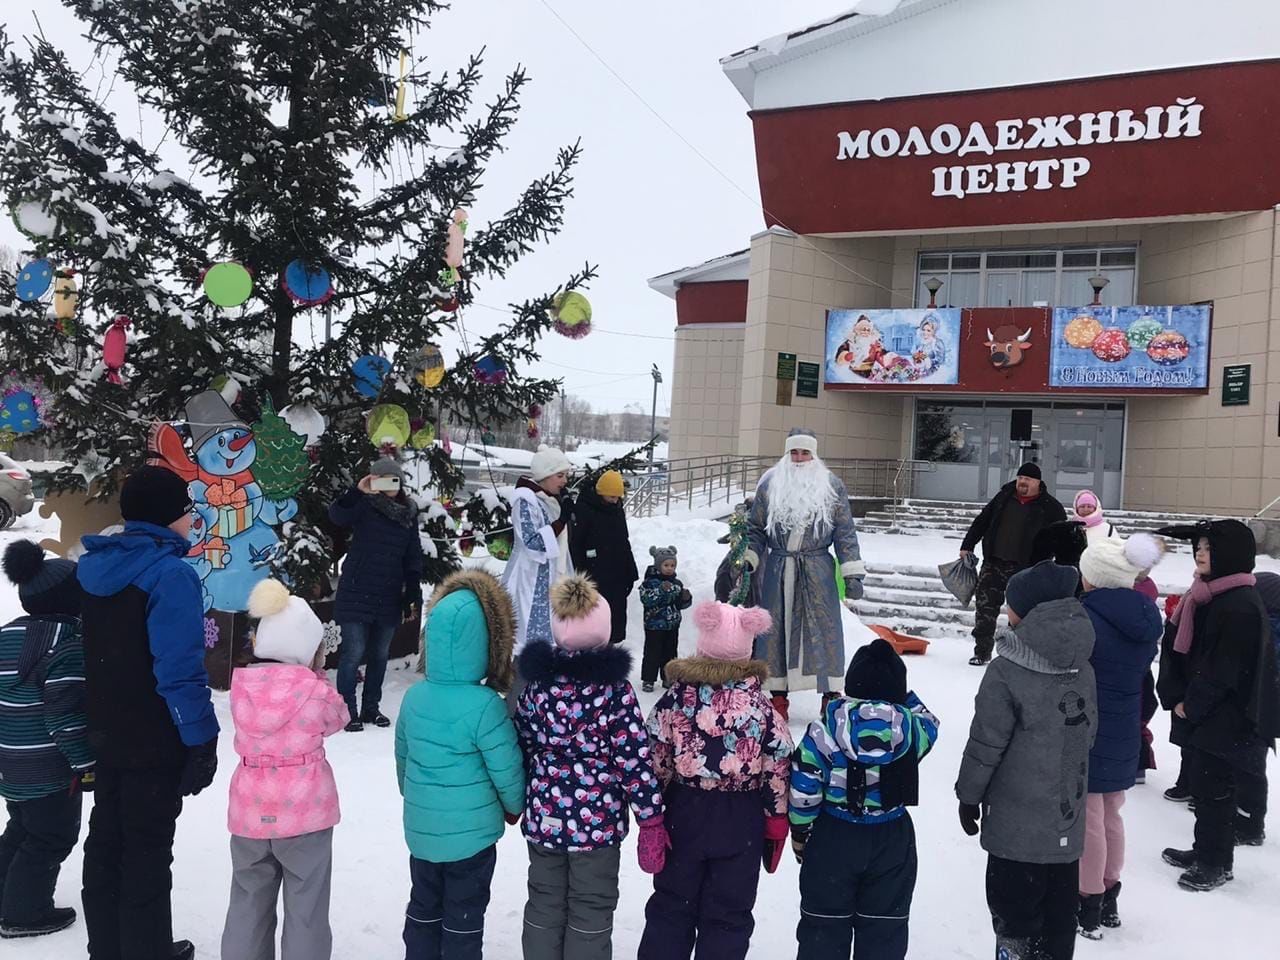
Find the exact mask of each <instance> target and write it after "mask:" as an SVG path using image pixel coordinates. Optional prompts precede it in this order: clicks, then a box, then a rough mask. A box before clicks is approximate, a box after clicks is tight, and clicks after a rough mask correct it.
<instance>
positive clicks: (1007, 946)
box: [996, 937, 1039, 960]
mask: <svg viewBox="0 0 1280 960" xmlns="http://www.w3.org/2000/svg"><path fill="white" fill-rule="evenodd" d="M1038 956H1039V951H1038V950H1037V949H1036V946H1035V941H1033V940H1032V939H1031V938H1030V937H996V960H1037V958H1038Z"/></svg>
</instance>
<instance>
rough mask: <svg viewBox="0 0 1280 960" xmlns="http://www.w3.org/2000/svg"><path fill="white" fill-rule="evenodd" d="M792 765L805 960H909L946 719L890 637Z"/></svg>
mask: <svg viewBox="0 0 1280 960" xmlns="http://www.w3.org/2000/svg"><path fill="white" fill-rule="evenodd" d="M844 692H845V696H844V697H843V698H840V699H836V700H832V701H831V702H830V703H828V704H827V705H826V707H825V709H824V710H823V716H822V719H821V720H815V721H814V722H813V723H811V724H809V729H808V732H806V733H805V735H804V739H803V740H802V741H801V742H800V745H799V746H798V747H796V751H795V753H794V754H793V755H792V759H791V807H790V817H791V848H792V850H794V851H795V855H796V859H797V860H798V861H799V862H800V864H801V867H800V926H799V928H798V929H797V930H796V937H797V939H798V940H799V941H800V950H799V953H798V955H797V960H829V958H831V957H847V956H849V953H850V947H851V945H852V943H853V938H854V934H855V933H856V934H857V938H858V943H857V955H858V956H859V957H868V958H873V960H903V958H904V957H906V955H907V927H908V920H909V916H910V913H911V898H912V895H913V893H914V892H915V886H916V835H915V828H914V826H913V825H912V823H911V816H910V814H908V813H907V807H913V806H915V805H916V804H917V803H918V802H919V794H920V780H919V770H918V764H919V762H920V760H921V759H923V758H924V756H925V754H927V753H928V752H929V751H930V750H931V749H932V748H933V744H934V742H935V741H936V740H937V739H938V719H937V718H936V717H935V716H934V715H933V714H932V713H930V712H929V710H928V708H927V707H925V705H924V704H923V703H921V702H920V698H919V697H917V696H916V695H915V694H914V693H912V692H911V691H910V690H908V689H907V668H906V665H905V664H904V663H903V662H902V658H901V657H899V656H898V654H897V652H896V651H895V650H894V649H893V647H892V646H890V645H889V643H888V642H887V641H885V640H883V639H881V638H879V637H877V638H876V639H875V640H872V641H871V642H870V643H868V644H867V645H866V646H863V647H861V648H859V650H858V651H857V653H855V654H854V655H853V660H852V661H851V662H850V664H849V672H848V673H847V674H846V675H845V678H844Z"/></svg>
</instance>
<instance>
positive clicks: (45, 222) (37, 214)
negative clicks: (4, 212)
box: [9, 200, 62, 240]
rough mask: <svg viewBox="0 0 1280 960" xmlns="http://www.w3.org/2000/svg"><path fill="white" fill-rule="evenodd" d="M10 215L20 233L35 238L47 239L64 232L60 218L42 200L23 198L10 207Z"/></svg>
mask: <svg viewBox="0 0 1280 960" xmlns="http://www.w3.org/2000/svg"><path fill="white" fill-rule="evenodd" d="M9 216H10V217H12V218H13V225H14V226H15V227H17V228H18V231H19V232H20V233H23V234H25V235H26V236H28V237H31V238H33V239H35V240H47V239H49V238H50V237H56V236H57V235H58V234H59V233H61V232H62V228H61V225H60V224H59V223H58V218H57V217H55V216H54V215H53V213H52V212H51V211H50V210H49V208H48V206H46V205H45V203H44V201H42V200H22V201H19V202H17V203H15V204H13V205H12V206H11V207H10V208H9Z"/></svg>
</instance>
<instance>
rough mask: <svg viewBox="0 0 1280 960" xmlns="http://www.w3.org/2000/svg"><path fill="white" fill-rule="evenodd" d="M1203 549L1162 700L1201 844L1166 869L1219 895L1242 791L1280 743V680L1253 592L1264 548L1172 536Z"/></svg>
mask: <svg viewBox="0 0 1280 960" xmlns="http://www.w3.org/2000/svg"><path fill="white" fill-rule="evenodd" d="M1157 532H1158V533H1160V534H1162V535H1164V536H1169V537H1174V538H1177V539H1183V540H1191V541H1192V542H1193V543H1195V546H1196V554H1195V557H1196V579H1195V581H1193V583H1192V585H1191V589H1190V590H1188V591H1187V592H1186V594H1184V595H1183V598H1182V600H1181V601H1180V602H1179V604H1178V608H1177V609H1176V610H1175V611H1174V613H1173V616H1172V617H1171V618H1170V621H1169V622H1170V628H1169V629H1167V630H1166V631H1165V638H1164V645H1163V650H1162V651H1161V658H1160V680H1159V684H1158V687H1157V689H1158V692H1159V694H1160V701H1161V703H1162V704H1163V705H1164V707H1165V708H1166V709H1171V710H1172V711H1173V720H1172V733H1171V737H1172V739H1173V741H1174V743H1176V744H1178V745H1179V746H1182V747H1184V748H1185V752H1184V755H1183V762H1184V765H1185V769H1186V772H1187V776H1188V784H1189V786H1190V788H1191V795H1192V797H1193V798H1194V800H1195V815H1196V828H1195V844H1194V846H1193V847H1192V848H1191V849H1190V850H1180V849H1176V848H1173V847H1170V848H1168V849H1166V850H1165V851H1164V854H1163V856H1164V860H1165V862H1166V863H1169V864H1171V865H1172V866H1176V867H1179V868H1180V869H1182V870H1183V873H1182V876H1181V877H1179V878H1178V885H1179V886H1181V887H1182V888H1184V889H1187V890H1196V891H1204V890H1214V889H1216V888H1218V887H1220V886H1222V885H1223V884H1224V883H1226V882H1227V881H1228V880H1230V879H1232V876H1233V868H1234V862H1235V856H1234V848H1235V819H1236V807H1237V789H1238V787H1239V785H1240V783H1241V781H1242V776H1243V777H1249V776H1255V777H1256V776H1258V775H1260V774H1264V773H1265V763H1266V756H1267V751H1268V749H1270V747H1271V746H1272V743H1273V741H1274V739H1275V737H1276V735H1277V734H1280V676H1278V675H1277V672H1276V648H1275V643H1274V641H1273V640H1272V637H1271V622H1270V618H1269V617H1268V616H1267V610H1266V607H1265V606H1264V605H1263V603H1262V598H1261V597H1260V596H1259V595H1258V591H1257V589H1256V588H1255V584H1256V582H1257V581H1256V578H1255V577H1254V575H1253V566H1254V560H1255V558H1256V555H1257V543H1256V541H1255V540H1254V537H1253V532H1252V531H1251V530H1250V529H1249V528H1248V527H1247V526H1245V524H1243V523H1241V522H1240V521H1239V520H1214V521H1206V522H1203V523H1199V524H1196V525H1195V526H1177V527H1165V528H1163V529H1161V530H1159V531H1157Z"/></svg>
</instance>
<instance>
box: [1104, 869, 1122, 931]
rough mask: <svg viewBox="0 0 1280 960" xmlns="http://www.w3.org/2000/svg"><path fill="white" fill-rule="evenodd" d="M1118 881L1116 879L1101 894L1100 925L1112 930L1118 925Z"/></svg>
mask: <svg viewBox="0 0 1280 960" xmlns="http://www.w3.org/2000/svg"><path fill="white" fill-rule="evenodd" d="M1119 899H1120V881H1119V880H1117V881H1116V882H1115V883H1113V884H1112V885H1111V886H1110V887H1108V888H1107V892H1106V893H1104V894H1103V895H1102V925H1103V926H1104V927H1108V928H1110V929H1112V930H1114V929H1115V928H1116V927H1118V926H1120V904H1119V902H1118V901H1119Z"/></svg>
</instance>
